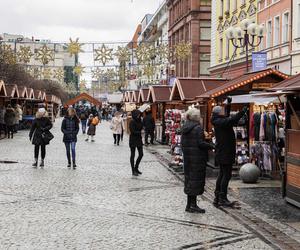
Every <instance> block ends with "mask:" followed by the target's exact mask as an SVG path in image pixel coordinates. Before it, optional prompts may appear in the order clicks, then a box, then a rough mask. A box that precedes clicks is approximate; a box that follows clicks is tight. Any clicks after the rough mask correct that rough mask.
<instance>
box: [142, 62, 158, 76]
mask: <svg viewBox="0 0 300 250" xmlns="http://www.w3.org/2000/svg"><path fill="white" fill-rule="evenodd" d="M154 73H155V67H154V66H153V65H151V64H148V65H145V66H144V68H143V74H144V75H145V76H147V78H148V79H151V78H153V75H154Z"/></svg>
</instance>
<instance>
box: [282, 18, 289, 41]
mask: <svg viewBox="0 0 300 250" xmlns="http://www.w3.org/2000/svg"><path fill="white" fill-rule="evenodd" d="M288 40H289V13H288V12H287V13H284V14H283V20H282V42H284V43H285V42H287V41H288Z"/></svg>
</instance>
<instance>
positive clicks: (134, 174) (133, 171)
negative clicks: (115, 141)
mask: <svg viewBox="0 0 300 250" xmlns="http://www.w3.org/2000/svg"><path fill="white" fill-rule="evenodd" d="M131 171H132V175H133V176H138V175H139V174H138V173H137V172H136V170H135V168H134V167H131Z"/></svg>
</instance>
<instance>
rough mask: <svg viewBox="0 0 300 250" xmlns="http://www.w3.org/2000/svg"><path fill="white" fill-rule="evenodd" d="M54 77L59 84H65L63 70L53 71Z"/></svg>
mask: <svg viewBox="0 0 300 250" xmlns="http://www.w3.org/2000/svg"><path fill="white" fill-rule="evenodd" d="M53 77H54V78H55V79H57V80H58V81H59V82H63V80H64V78H65V71H64V69H63V68H58V69H55V70H54V71H53Z"/></svg>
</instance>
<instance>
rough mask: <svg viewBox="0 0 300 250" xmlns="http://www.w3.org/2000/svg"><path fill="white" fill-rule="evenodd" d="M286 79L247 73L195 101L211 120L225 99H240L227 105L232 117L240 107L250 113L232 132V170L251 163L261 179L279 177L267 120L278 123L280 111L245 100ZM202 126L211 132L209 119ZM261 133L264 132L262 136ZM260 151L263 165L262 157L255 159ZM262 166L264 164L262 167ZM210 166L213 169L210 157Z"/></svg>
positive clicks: (268, 71) (273, 73)
mask: <svg viewBox="0 0 300 250" xmlns="http://www.w3.org/2000/svg"><path fill="white" fill-rule="evenodd" d="M287 78H288V76H287V75H285V74H283V73H281V72H279V71H277V70H273V69H266V70H262V71H258V72H251V73H247V74H244V75H242V76H239V77H236V78H234V79H232V80H229V81H227V82H226V83H225V84H222V85H221V86H219V87H217V88H214V89H212V90H210V91H207V92H205V93H204V94H202V95H200V96H199V97H198V98H197V100H198V102H199V103H204V104H206V105H207V117H208V118H209V117H211V112H212V109H213V107H214V106H215V105H221V106H222V105H224V101H225V100H226V98H227V97H228V96H232V97H236V96H239V98H234V99H237V100H238V99H239V100H241V99H242V101H238V102H234V101H233V103H232V105H231V111H232V113H234V112H237V111H239V110H241V109H242V108H243V107H244V106H247V107H249V110H250V111H249V113H248V114H247V119H243V120H241V121H240V123H239V124H238V126H236V127H235V128H234V130H235V134H236V139H237V145H236V153H237V154H236V164H235V168H237V169H239V167H240V166H242V165H243V164H245V163H248V162H254V163H255V164H257V165H258V166H259V167H260V169H261V170H262V173H263V176H264V177H268V178H269V177H274V178H278V177H279V172H280V166H279V164H278V162H277V160H278V159H277V157H276V149H277V148H276V146H277V145H276V143H275V137H274V135H273V134H272V135H271V133H272V131H273V129H272V128H271V127H270V126H271V123H270V122H269V119H275V120H276V121H278V116H279V113H280V112H282V107H279V106H276V105H275V104H274V103H263V104H262V105H256V104H254V103H252V102H250V101H249V100H248V99H247V98H246V97H247V95H249V94H251V93H252V94H253V93H259V92H262V91H264V90H268V89H270V88H272V87H273V86H274V85H276V84H278V83H280V82H282V81H283V80H285V79H287ZM243 95H245V98H243ZM271 116H272V117H271ZM254 120H255V121H256V122H254ZM258 120H259V121H262V123H260V124H258V122H257V121H258ZM206 123H207V124H206V127H207V128H208V131H209V132H210V131H213V128H212V125H211V121H210V119H207V121H206ZM261 124H264V127H263V128H262V129H261V130H259V129H260V128H259V126H260V125H261ZM265 124H267V125H265ZM256 126H257V127H256ZM254 130H255V131H258V132H259V131H261V134H259V133H257V132H256V133H255V132H253V131H254ZM270 131H271V132H270ZM262 132H264V134H263V135H262ZM267 135H268V136H267ZM261 151H264V152H266V154H265V155H267V153H268V155H269V158H268V159H267V161H263V160H262V157H263V155H261V154H260V155H259V153H258V152H261ZM266 162H267V163H268V164H264V163H266ZM210 165H212V166H214V165H215V162H214V155H213V154H211V157H210Z"/></svg>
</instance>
